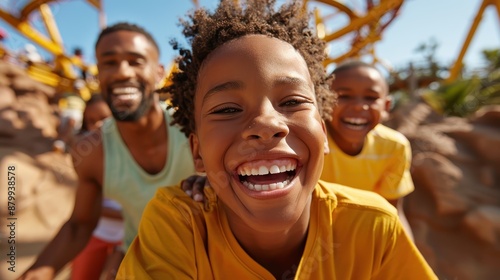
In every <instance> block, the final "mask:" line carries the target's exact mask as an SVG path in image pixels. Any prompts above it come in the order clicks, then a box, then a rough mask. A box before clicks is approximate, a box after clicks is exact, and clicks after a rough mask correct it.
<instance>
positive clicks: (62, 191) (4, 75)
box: [0, 62, 76, 279]
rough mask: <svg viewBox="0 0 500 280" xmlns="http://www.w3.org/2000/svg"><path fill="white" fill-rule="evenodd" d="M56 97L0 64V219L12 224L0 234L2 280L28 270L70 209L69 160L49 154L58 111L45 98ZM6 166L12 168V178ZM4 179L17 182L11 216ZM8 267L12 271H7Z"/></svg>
mask: <svg viewBox="0 0 500 280" xmlns="http://www.w3.org/2000/svg"><path fill="white" fill-rule="evenodd" d="M55 94H56V92H55V90H54V89H53V88H50V87H47V86H45V85H43V84H41V83H38V82H36V81H34V80H32V79H31V78H30V77H29V76H28V75H27V74H26V72H25V71H24V70H23V69H21V68H19V67H18V66H16V65H12V64H8V63H5V62H0V178H2V183H1V184H0V193H1V195H0V218H1V219H2V225H6V224H7V225H8V224H9V223H11V222H13V223H14V225H15V227H13V228H12V229H13V231H11V229H10V228H9V227H7V226H2V227H1V230H0V234H1V238H0V240H1V242H2V246H1V248H2V250H1V254H0V279H15V278H16V277H17V276H19V275H20V273H22V272H23V271H24V270H25V269H26V268H27V267H28V266H29V265H31V264H32V262H33V261H34V258H35V257H36V255H37V254H38V253H39V252H40V250H42V249H43V247H44V246H45V245H46V243H47V241H49V240H50V239H51V238H52V237H53V236H54V234H55V233H56V232H57V230H58V229H59V228H60V226H61V225H62V223H63V222H64V221H65V220H66V219H67V218H68V217H69V215H70V214H71V210H72V208H73V203H74V193H75V187H76V174H75V172H74V170H73V166H72V163H71V159H70V157H69V155H67V154H61V153H56V152H52V142H53V139H54V138H55V137H56V135H57V132H56V127H57V124H58V116H57V113H58V112H57V107H55V106H52V105H50V104H49V99H51V98H53V97H54V95H55ZM9 166H13V167H14V168H15V170H12V171H11V173H10V174H9V173H8V168H9ZM11 169H12V167H11ZM8 175H9V177H11V178H14V179H12V180H9V182H15V190H14V193H10V194H11V197H13V198H11V201H10V202H11V204H10V206H14V207H15V211H14V212H12V213H11V212H10V210H9V208H8V189H7V186H8V185H7V178H8ZM13 175H14V176H13ZM11 190H12V189H11ZM14 199H15V200H14ZM12 203H13V204H12ZM10 209H12V208H10ZM11 214H13V215H11ZM9 218H13V219H9ZM9 238H10V239H9ZM10 240H15V244H14V243H7V241H10ZM10 246H15V249H14V250H13V251H14V254H15V258H14V259H15V262H14V263H9V262H8V261H10V260H12V257H11V256H8V255H7V254H9V253H10V251H11V250H10V248H9V247H10ZM7 249H9V250H8V251H7V252H6V251H5V250H7ZM11 255H12V254H11ZM11 264H15V271H16V272H12V271H10V270H9V267H11Z"/></svg>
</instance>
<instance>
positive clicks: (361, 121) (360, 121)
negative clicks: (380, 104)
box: [345, 118, 368, 125]
mask: <svg viewBox="0 0 500 280" xmlns="http://www.w3.org/2000/svg"><path fill="white" fill-rule="evenodd" d="M345 121H346V122H348V123H352V124H358V125H360V124H366V123H367V122H368V121H367V120H366V119H363V118H345Z"/></svg>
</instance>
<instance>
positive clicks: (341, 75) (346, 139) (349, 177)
mask: <svg viewBox="0 0 500 280" xmlns="http://www.w3.org/2000/svg"><path fill="white" fill-rule="evenodd" d="M332 76H333V81H332V82H331V89H332V90H333V91H334V92H336V93H337V95H338V101H337V104H336V107H335V109H334V110H333V113H332V118H331V121H329V122H327V131H328V143H329V148H330V153H329V154H327V155H326V156H325V164H324V167H323V173H322V174H321V179H322V180H325V181H328V182H334V183H338V184H342V185H346V186H350V187H354V188H358V189H362V190H368V191H374V192H376V193H378V194H380V195H382V196H383V197H384V198H386V199H387V200H388V201H389V202H390V203H391V204H392V205H394V206H395V207H396V208H397V209H398V214H399V217H400V219H401V222H402V223H403V225H404V226H405V229H406V230H407V233H408V234H409V235H410V237H411V238H412V239H413V234H412V231H411V228H410V226H409V224H408V220H407V219H406V216H405V214H404V210H403V197H404V196H406V195H408V194H409V193H411V192H412V191H413V189H414V186H413V181H412V178H411V175H410V170H409V169H410V164H411V150H410V143H409V141H408V140H407V139H406V137H404V136H403V134H401V133H399V132H398V131H395V130H393V129H391V128H389V127H386V126H384V125H382V124H380V122H381V121H382V120H383V119H384V118H385V117H386V115H387V114H388V113H387V112H388V111H389V108H390V104H391V99H390V97H389V96H388V92H389V88H388V85H387V83H386V81H385V79H384V77H383V76H382V74H381V73H380V72H379V71H378V70H377V69H376V68H375V67H374V66H372V65H370V64H367V63H364V62H361V61H352V62H347V63H345V64H341V65H340V66H339V67H338V68H336V69H335V70H334V71H333V73H332Z"/></svg>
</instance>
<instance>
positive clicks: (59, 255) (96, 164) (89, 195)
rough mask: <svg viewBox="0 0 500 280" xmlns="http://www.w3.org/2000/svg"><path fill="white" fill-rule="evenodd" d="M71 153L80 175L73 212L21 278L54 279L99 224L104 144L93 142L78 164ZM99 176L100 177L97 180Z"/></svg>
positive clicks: (80, 249)
mask: <svg viewBox="0 0 500 280" xmlns="http://www.w3.org/2000/svg"><path fill="white" fill-rule="evenodd" d="M83 140H84V139H82V141H83ZM76 145H78V143H76ZM76 150H77V149H76ZM99 155H100V156H99ZM72 156H73V161H74V165H75V171H76V173H77V175H78V188H77V191H76V196H75V205H74V208H73V213H72V214H71V217H70V218H69V220H68V221H67V222H66V223H64V225H63V226H62V227H61V229H60V230H59V232H58V233H57V235H56V236H55V237H54V239H52V241H51V242H49V244H48V245H47V246H46V247H45V249H44V250H43V251H42V253H41V254H40V255H39V256H38V258H37V260H36V261H35V263H34V264H33V265H32V266H31V267H30V268H29V269H28V270H27V271H26V272H25V273H23V275H21V277H20V279H38V280H40V279H53V278H54V277H55V275H56V274H57V272H58V271H59V270H60V269H61V268H63V267H64V266H65V265H66V264H67V263H68V262H70V261H71V260H73V259H74V258H75V257H76V256H77V255H78V253H80V252H81V251H82V250H83V248H84V247H85V245H86V244H87V242H88V240H89V239H90V237H91V235H92V232H93V231H94V229H95V227H96V225H97V222H98V220H99V216H100V213H101V203H102V189H101V185H100V183H99V181H100V180H102V161H103V160H102V147H101V145H100V144H98V145H94V150H93V151H92V152H90V154H89V155H87V156H85V157H83V158H81V156H80V158H81V161H79V162H78V163H77V162H76V161H75V158H76V156H77V155H75V154H74V153H73V152H72ZM96 175H97V176H99V175H100V176H101V177H100V178H101V179H99V180H97V179H96V178H98V177H97V176H96Z"/></svg>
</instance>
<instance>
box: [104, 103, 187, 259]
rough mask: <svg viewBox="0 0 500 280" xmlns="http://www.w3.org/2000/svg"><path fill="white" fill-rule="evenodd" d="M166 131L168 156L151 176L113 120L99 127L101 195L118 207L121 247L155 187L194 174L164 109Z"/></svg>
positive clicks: (127, 242) (126, 244) (180, 137)
mask: <svg viewBox="0 0 500 280" xmlns="http://www.w3.org/2000/svg"><path fill="white" fill-rule="evenodd" d="M164 115H165V120H166V123H167V128H166V129H167V131H168V139H169V143H168V158H167V161H166V164H165V166H164V167H163V169H162V170H161V171H160V172H159V173H157V174H154V175H151V174H149V173H147V172H146V171H144V169H143V168H142V167H141V166H139V164H137V162H136V161H135V160H134V158H133V157H132V154H131V153H130V151H129V150H128V148H127V146H126V145H125V143H124V142H123V139H122V137H121V135H120V133H119V132H118V128H117V126H116V121H115V120H114V119H113V118H108V119H107V120H106V121H105V122H104V124H103V125H102V127H101V131H102V142H103V149H104V175H103V176H104V179H103V195H104V197H106V198H110V199H113V200H115V201H117V202H118V203H120V205H121V206H122V215H123V219H124V226H125V239H124V242H123V248H124V250H127V249H128V247H129V246H130V244H131V243H132V241H133V239H134V237H135V236H136V235H137V230H138V228H139V221H140V219H141V216H142V211H143V210H144V207H145V206H146V204H147V203H148V202H149V200H150V199H151V198H153V195H154V194H155V192H156V190H157V189H158V188H160V187H164V186H173V185H177V184H179V182H180V181H181V180H183V179H186V178H187V177H189V176H191V175H193V174H194V173H195V170H194V165H193V159H192V156H191V150H190V148H189V143H188V140H187V139H186V137H185V136H184V134H183V133H182V132H181V131H180V130H179V128H178V127H176V126H171V125H169V123H170V121H171V120H170V118H171V117H170V115H169V113H168V111H166V110H165V111H164Z"/></svg>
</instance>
